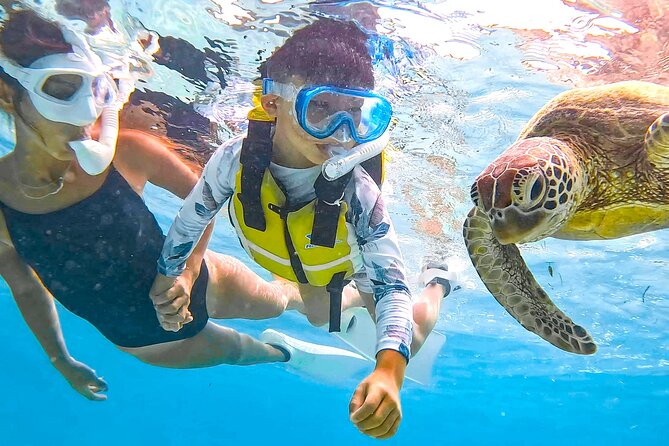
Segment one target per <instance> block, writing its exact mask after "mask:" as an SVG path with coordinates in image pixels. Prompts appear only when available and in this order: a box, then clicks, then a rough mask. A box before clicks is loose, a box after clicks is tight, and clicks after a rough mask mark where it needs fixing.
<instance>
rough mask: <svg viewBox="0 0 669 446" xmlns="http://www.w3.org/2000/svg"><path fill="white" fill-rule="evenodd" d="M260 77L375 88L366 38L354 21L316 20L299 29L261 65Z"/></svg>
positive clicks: (283, 80)
mask: <svg viewBox="0 0 669 446" xmlns="http://www.w3.org/2000/svg"><path fill="white" fill-rule="evenodd" d="M260 72H261V74H262V76H263V77H270V78H272V79H274V80H276V81H279V82H286V81H288V80H289V79H290V77H291V76H298V77H300V78H301V79H302V80H304V82H305V83H307V84H328V85H334V86H337V87H361V88H368V89H372V88H374V72H373V69H372V60H371V57H370V55H369V49H368V47H367V35H366V34H365V33H364V31H362V30H361V29H360V28H359V27H358V26H357V25H356V24H355V23H353V22H344V21H339V20H333V19H325V18H323V19H319V20H317V21H316V22H314V23H312V24H311V25H308V26H306V27H304V28H301V29H298V30H297V31H295V32H294V33H293V35H292V36H291V37H290V38H288V40H286V42H285V43H284V44H283V45H282V46H281V47H279V48H278V49H276V50H275V51H274V53H273V54H272V55H271V56H270V57H269V58H268V59H267V60H266V61H265V62H264V63H263V64H262V66H261V67H260Z"/></svg>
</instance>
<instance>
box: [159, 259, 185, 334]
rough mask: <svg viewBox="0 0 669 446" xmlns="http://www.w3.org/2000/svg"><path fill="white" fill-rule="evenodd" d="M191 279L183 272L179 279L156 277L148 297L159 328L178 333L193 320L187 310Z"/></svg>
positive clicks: (160, 275)
mask: <svg viewBox="0 0 669 446" xmlns="http://www.w3.org/2000/svg"><path fill="white" fill-rule="evenodd" d="M192 288H193V277H192V275H191V273H190V272H189V270H185V271H184V272H183V273H182V274H181V275H180V276H179V277H176V278H174V277H167V276H163V275H162V274H160V273H159V274H158V275H157V276H156V280H154V282H153V286H152V287H151V291H150V295H151V300H152V301H153V306H154V308H155V309H156V314H157V316H158V321H159V322H160V326H161V327H163V329H164V330H167V331H179V330H181V327H183V326H184V325H185V324H187V323H189V322H191V321H192V320H193V316H192V315H191V314H190V311H189V310H188V306H189V305H190V292H191V289H192Z"/></svg>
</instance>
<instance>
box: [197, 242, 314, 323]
mask: <svg viewBox="0 0 669 446" xmlns="http://www.w3.org/2000/svg"><path fill="white" fill-rule="evenodd" d="M205 259H206V262H207V269H208V270H209V282H208V283H207V311H208V312H209V316H211V317H213V318H217V319H232V318H241V319H269V318H273V317H277V316H279V315H281V314H282V313H283V312H284V311H286V310H298V311H302V310H303V307H304V306H303V304H302V299H301V298H300V293H299V291H298V289H297V287H296V286H295V284H293V283H291V282H287V281H285V280H274V281H272V282H268V281H266V280H264V279H263V278H262V277H260V276H258V275H257V274H256V273H254V272H253V271H252V270H251V269H250V268H248V267H247V266H246V265H244V264H243V263H242V262H241V261H239V260H237V259H235V258H233V257H230V256H226V255H223V254H219V253H215V252H212V251H207V254H206V255H205Z"/></svg>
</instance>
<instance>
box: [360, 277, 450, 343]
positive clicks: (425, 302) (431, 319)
mask: <svg viewBox="0 0 669 446" xmlns="http://www.w3.org/2000/svg"><path fill="white" fill-rule="evenodd" d="M447 291H449V290H446V287H445V286H444V285H442V284H439V283H428V284H427V285H426V286H425V288H423V291H422V292H421V293H420V296H419V297H418V299H416V300H415V301H414V303H413V337H412V341H411V355H412V356H413V355H415V354H416V353H418V351H419V350H420V348H421V347H422V346H423V344H424V343H425V341H426V340H427V337H428V335H429V334H430V333H432V330H433V329H434V326H435V325H436V323H437V319H439V312H440V311H441V302H442V300H443V299H444V297H445V295H446V294H448V293H447ZM360 296H361V298H362V300H363V301H364V302H365V307H367V311H368V312H369V315H370V316H371V317H372V320H373V321H375V320H376V314H375V309H376V304H375V302H374V295H373V294H370V293H363V292H360Z"/></svg>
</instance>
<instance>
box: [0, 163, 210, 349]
mask: <svg viewBox="0 0 669 446" xmlns="http://www.w3.org/2000/svg"><path fill="white" fill-rule="evenodd" d="M0 210H2V212H3V213H4V216H5V220H6V222H7V229H8V230H9V235H10V237H11V239H12V242H13V243H14V246H15V248H16V251H17V252H18V253H19V255H20V256H21V257H22V259H23V261H24V262H26V264H28V265H30V266H31V267H32V268H33V269H34V270H35V272H36V273H37V275H38V276H39V278H40V279H41V280H42V283H44V285H45V286H46V288H47V289H48V290H49V291H50V292H51V294H53V296H54V297H55V298H56V299H57V300H58V301H59V302H60V303H61V304H62V305H63V306H64V307H65V308H67V309H68V310H70V311H71V312H73V313H74V314H76V315H78V316H80V317H82V318H84V319H86V320H87V321H88V322H90V323H91V324H93V325H94V326H95V327H96V328H97V329H98V330H99V331H100V332H101V333H102V334H103V335H104V336H105V337H106V338H107V339H109V340H110V341H111V342H113V343H114V344H116V345H119V346H122V347H142V346H146V345H152V344H160V343H163V342H169V341H176V340H179V339H186V338H189V337H192V336H195V335H196V334H197V333H199V332H200V331H201V330H202V329H203V328H204V326H205V325H206V324H207V320H208V318H209V316H208V314H207V306H206V297H205V295H206V289H207V280H208V272H207V267H206V265H205V263H204V262H202V271H201V273H200V276H199V277H198V279H197V281H196V282H195V284H194V286H193V289H192V292H191V303H190V306H189V310H190V312H191V314H192V315H193V321H192V322H190V323H188V324H186V325H184V327H183V328H182V329H181V330H180V331H178V332H176V333H175V332H171V331H165V330H163V329H162V327H161V326H160V324H159V323H158V319H157V317H156V311H155V309H154V308H153V303H152V301H151V299H150V297H149V290H150V289H151V285H152V283H153V279H154V278H155V276H156V262H157V260H158V257H159V256H160V251H161V249H162V247H163V241H164V239H165V237H164V235H163V233H162V231H161V230H160V227H159V226H158V222H157V221H156V219H155V217H154V215H153V214H152V213H151V212H150V211H149V209H148V208H147V207H146V205H145V204H144V201H143V200H142V198H141V197H140V196H139V195H137V193H136V192H135V191H134V190H133V189H132V188H131V187H130V185H129V184H128V183H127V181H126V180H125V178H123V176H121V174H120V173H119V172H118V171H116V170H115V169H114V168H112V169H111V170H110V172H109V175H108V176H107V178H106V180H105V182H104V184H103V185H102V186H101V187H100V189H98V190H97V191H96V192H95V193H93V195H91V196H90V197H88V198H85V199H84V200H82V201H80V202H78V203H75V204H74V205H72V206H69V207H67V208H65V209H61V210H58V211H55V212H50V213H47V214H40V215H34V214H26V213H23V212H19V211H16V210H14V209H12V208H9V207H7V206H6V205H4V204H3V203H2V202H0Z"/></svg>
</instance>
